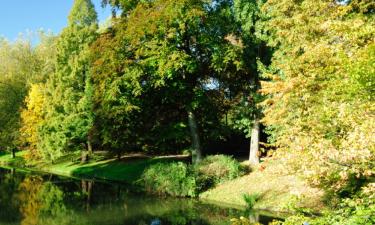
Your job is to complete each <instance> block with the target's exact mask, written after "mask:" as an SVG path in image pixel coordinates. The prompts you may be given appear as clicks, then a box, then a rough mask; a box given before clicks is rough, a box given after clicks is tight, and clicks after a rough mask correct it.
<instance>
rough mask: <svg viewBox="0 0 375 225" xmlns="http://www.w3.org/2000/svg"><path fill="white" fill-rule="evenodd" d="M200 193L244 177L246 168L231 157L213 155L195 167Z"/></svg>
mask: <svg viewBox="0 0 375 225" xmlns="http://www.w3.org/2000/svg"><path fill="white" fill-rule="evenodd" d="M194 170H195V172H196V176H197V182H198V185H199V188H200V191H205V190H207V189H209V188H211V187H214V186H216V185H218V184H220V183H223V182H225V181H229V180H233V179H235V178H237V177H239V176H242V175H244V173H245V168H244V167H242V166H241V164H240V163H239V162H238V161H236V160H235V159H233V158H232V157H230V156H225V155H213V156H208V157H206V158H204V159H203V160H202V161H201V162H199V163H198V164H197V165H195V168H194Z"/></svg>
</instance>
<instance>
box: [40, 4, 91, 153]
mask: <svg viewBox="0 0 375 225" xmlns="http://www.w3.org/2000/svg"><path fill="white" fill-rule="evenodd" d="M97 28H98V27H97V15H96V12H95V9H94V5H93V4H92V2H91V1H90V0H76V1H74V5H73V7H72V10H71V12H70V14H69V17H68V26H67V27H66V28H64V30H63V31H62V33H61V34H60V37H59V39H58V42H57V56H56V57H57V58H56V72H55V73H54V74H52V75H51V76H50V78H49V79H48V80H47V85H46V88H47V95H46V100H45V106H46V115H45V120H44V123H43V124H42V125H41V129H40V130H41V137H42V138H41V149H45V152H44V157H45V158H48V159H52V160H54V159H56V158H57V157H59V156H62V155H63V154H64V152H66V151H67V150H74V149H80V150H85V149H88V150H89V151H91V140H90V137H91V135H90V130H91V129H92V127H93V120H94V115H93V114H92V107H93V105H92V102H91V101H92V99H91V96H92V87H91V78H90V77H91V75H90V74H89V68H88V65H89V61H88V52H87V50H88V46H89V45H90V43H92V42H93V41H94V40H95V39H96V30H97ZM83 146H84V147H83ZM84 152H85V151H83V153H84ZM85 155H86V154H83V159H84V158H86V156H85Z"/></svg>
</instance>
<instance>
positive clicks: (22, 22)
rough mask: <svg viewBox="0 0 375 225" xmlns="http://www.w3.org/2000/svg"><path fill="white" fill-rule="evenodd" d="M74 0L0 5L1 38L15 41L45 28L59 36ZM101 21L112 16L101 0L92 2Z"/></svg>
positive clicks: (14, 1) (15, 1)
mask: <svg viewBox="0 0 375 225" xmlns="http://www.w3.org/2000/svg"><path fill="white" fill-rule="evenodd" d="M73 1H74V0H6V1H1V4H0V36H2V37H5V38H6V39H8V40H9V41H14V40H15V39H16V38H17V37H18V36H19V34H20V33H23V34H26V33H27V32H28V31H37V30H40V29H41V28H43V30H45V31H48V30H50V31H52V32H53V33H55V34H58V33H59V32H60V31H61V29H62V28H63V27H65V26H66V24H67V18H68V14H69V11H70V8H71V7H72V5H73ZM92 2H93V3H94V4H95V7H96V11H97V13H98V17H99V21H104V20H105V19H106V18H107V17H108V16H109V15H110V14H111V10H110V9H109V8H106V9H103V8H102V7H101V5H100V2H101V0H92Z"/></svg>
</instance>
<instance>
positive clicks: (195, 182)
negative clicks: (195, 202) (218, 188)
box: [138, 155, 245, 197]
mask: <svg viewBox="0 0 375 225" xmlns="http://www.w3.org/2000/svg"><path fill="white" fill-rule="evenodd" d="M244 171H245V170H244V168H242V166H241V165H240V164H239V163H238V162H237V161H236V160H234V159H233V158H232V157H229V156H224V155H215V156H209V157H207V158H205V159H204V160H202V162H200V163H199V164H198V165H195V166H194V165H187V164H186V163H183V162H171V163H157V164H154V165H151V166H149V167H148V168H147V169H146V170H145V171H144V172H143V174H142V177H141V179H140V180H139V181H138V184H140V185H141V186H142V187H143V188H144V189H145V190H146V191H147V192H150V193H155V194H159V195H171V196H181V197H196V196H197V195H198V194H199V193H200V192H203V191H205V190H207V189H209V188H211V187H214V186H215V185H217V184H219V183H221V182H224V181H228V180H232V179H234V178H236V177H239V176H240V175H242V174H244Z"/></svg>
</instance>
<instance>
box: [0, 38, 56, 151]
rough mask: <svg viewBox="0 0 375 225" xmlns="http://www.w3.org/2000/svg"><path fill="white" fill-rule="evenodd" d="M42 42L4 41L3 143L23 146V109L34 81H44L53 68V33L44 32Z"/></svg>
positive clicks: (0, 75)
mask: <svg viewBox="0 0 375 225" xmlns="http://www.w3.org/2000/svg"><path fill="white" fill-rule="evenodd" d="M39 36H40V38H41V42H40V44H38V45H37V46H35V47H34V46H32V44H31V41H30V40H28V39H18V40H17V41H16V42H15V43H9V42H7V41H6V40H2V39H1V40H0V60H1V62H2V63H1V65H0V124H1V126H0V146H1V147H2V148H10V149H15V148H16V147H21V145H22V144H21V143H20V142H19V138H20V133H19V128H20V108H22V107H23V105H24V102H23V101H24V98H25V96H26V94H27V92H28V89H29V88H30V85H31V83H34V82H41V81H43V79H45V77H46V74H48V73H49V72H50V71H53V68H54V67H53V64H52V63H51V61H50V60H51V59H53V49H54V48H53V36H51V35H49V34H44V33H40V34H39Z"/></svg>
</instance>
